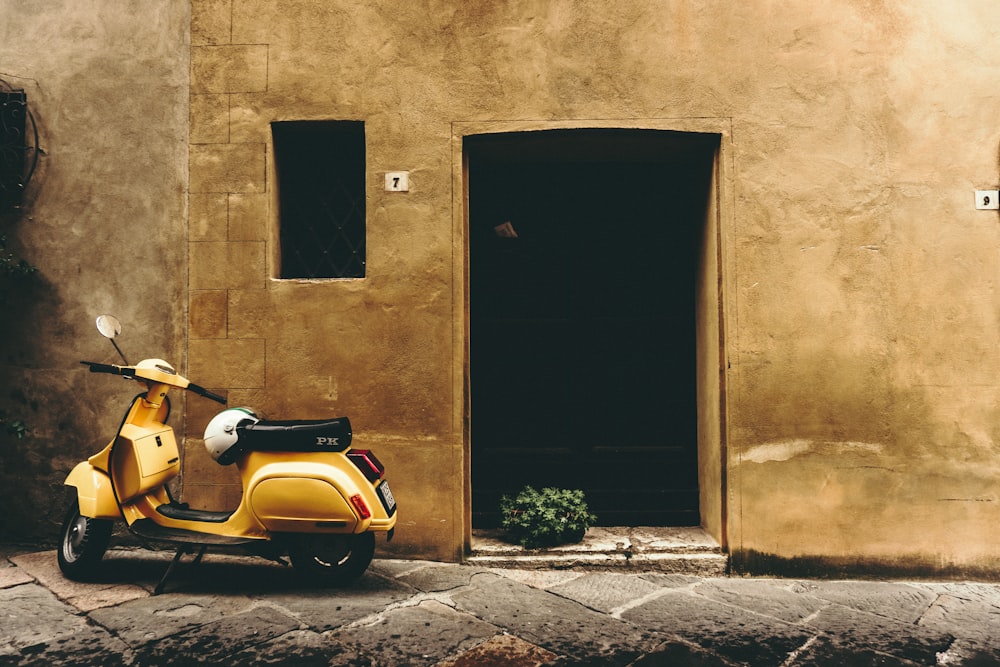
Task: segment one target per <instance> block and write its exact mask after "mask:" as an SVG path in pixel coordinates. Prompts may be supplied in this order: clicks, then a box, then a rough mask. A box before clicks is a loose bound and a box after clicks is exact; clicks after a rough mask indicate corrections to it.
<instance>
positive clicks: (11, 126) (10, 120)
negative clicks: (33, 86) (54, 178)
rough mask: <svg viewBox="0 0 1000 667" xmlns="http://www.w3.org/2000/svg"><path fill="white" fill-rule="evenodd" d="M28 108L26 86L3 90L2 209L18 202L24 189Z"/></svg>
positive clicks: (0, 123)
mask: <svg viewBox="0 0 1000 667" xmlns="http://www.w3.org/2000/svg"><path fill="white" fill-rule="evenodd" d="M27 108H28V101H27V96H26V95H25V93H24V91H23V90H0V211H3V210H6V209H8V208H10V207H13V206H17V205H18V204H19V203H20V202H21V195H22V193H23V191H24V186H25V183H26V178H25V157H26V155H27V151H28V148H27V145H26V141H25V127H26V122H25V121H26V118H27Z"/></svg>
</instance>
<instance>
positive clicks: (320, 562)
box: [288, 533, 375, 586]
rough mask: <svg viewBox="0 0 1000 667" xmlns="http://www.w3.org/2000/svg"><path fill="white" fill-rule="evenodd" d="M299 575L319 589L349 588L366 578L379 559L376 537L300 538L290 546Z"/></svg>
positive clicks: (311, 535)
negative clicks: (347, 586) (326, 587)
mask: <svg viewBox="0 0 1000 667" xmlns="http://www.w3.org/2000/svg"><path fill="white" fill-rule="evenodd" d="M288 555H289V557H290V558H291V559H292V565H293V566H294V567H295V571H296V572H297V573H298V574H299V575H300V576H301V577H302V578H303V579H305V580H306V581H308V582H309V583H311V584H314V585H319V586H345V585H347V584H350V583H351V582H353V581H355V580H356V579H357V578H358V577H360V576H361V575H362V574H364V572H365V570H367V569H368V565H369V564H371V562H372V558H373V557H374V556H375V535H374V534H372V533H361V534H360V535H315V534H303V535H296V536H295V538H294V539H293V540H292V542H291V543H290V544H289V545H288Z"/></svg>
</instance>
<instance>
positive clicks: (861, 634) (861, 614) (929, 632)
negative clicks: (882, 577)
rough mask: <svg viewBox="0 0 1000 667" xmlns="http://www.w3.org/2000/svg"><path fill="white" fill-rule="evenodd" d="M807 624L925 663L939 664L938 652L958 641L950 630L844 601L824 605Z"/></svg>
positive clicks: (857, 643)
mask: <svg viewBox="0 0 1000 667" xmlns="http://www.w3.org/2000/svg"><path fill="white" fill-rule="evenodd" d="M889 597H890V598H891V597H892V596H891V595H890V596H889ZM807 625H809V626H811V627H813V628H816V629H817V630H819V631H821V632H822V633H823V634H824V635H826V636H830V637H837V638H842V639H843V640H849V641H850V644H851V645H852V646H854V647H855V648H857V647H861V648H863V649H866V650H871V651H876V652H878V653H882V654H886V655H891V656H895V657H897V658H903V659H906V660H911V661H913V662H916V663H917V664H921V665H933V664H936V660H937V654H938V653H944V652H945V651H947V650H948V647H949V646H951V644H952V642H953V641H954V637H952V636H951V635H949V634H947V633H943V632H940V631H937V630H934V629H930V628H920V627H918V626H917V625H916V624H914V623H904V622H902V621H897V620H895V619H892V618H887V617H885V616H879V615H876V614H873V613H869V612H865V611H858V610H857V609H853V608H851V607H844V606H841V605H829V606H827V607H824V608H823V609H822V610H820V611H819V612H818V613H817V614H816V615H815V616H813V617H812V618H810V619H808V621H807Z"/></svg>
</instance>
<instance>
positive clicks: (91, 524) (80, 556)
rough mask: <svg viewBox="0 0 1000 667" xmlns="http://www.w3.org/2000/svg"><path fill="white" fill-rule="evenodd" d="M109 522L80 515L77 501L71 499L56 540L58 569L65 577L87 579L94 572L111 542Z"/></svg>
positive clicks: (77, 579) (96, 570)
mask: <svg viewBox="0 0 1000 667" xmlns="http://www.w3.org/2000/svg"><path fill="white" fill-rule="evenodd" d="M113 524H114V522H113V521H109V520H107V519H92V518H90V517H86V516H82V515H81V514H80V503H79V501H77V500H76V499H74V500H73V504H72V505H70V507H69V511H67V512H66V519H65V521H63V525H62V533H61V537H60V539H59V552H58V559H59V569H60V570H62V573H63V574H64V575H66V577H68V578H70V579H74V580H76V581H87V580H90V579H93V578H94V577H95V576H96V575H97V572H98V568H99V566H100V563H101V559H102V558H104V552H105V551H107V549H108V542H110V541H111V528H112V526H113Z"/></svg>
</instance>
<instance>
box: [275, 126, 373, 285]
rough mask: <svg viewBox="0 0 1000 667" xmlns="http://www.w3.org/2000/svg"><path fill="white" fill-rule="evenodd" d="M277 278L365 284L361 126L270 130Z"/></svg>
mask: <svg viewBox="0 0 1000 667" xmlns="http://www.w3.org/2000/svg"><path fill="white" fill-rule="evenodd" d="M271 133H272V136H273V138H274V162H275V166H276V171H277V175H278V220H279V226H280V234H279V238H280V242H281V268H280V270H279V277H280V278H364V277H365V124H364V123H363V122H361V121H289V122H280V123H272V124H271Z"/></svg>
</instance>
